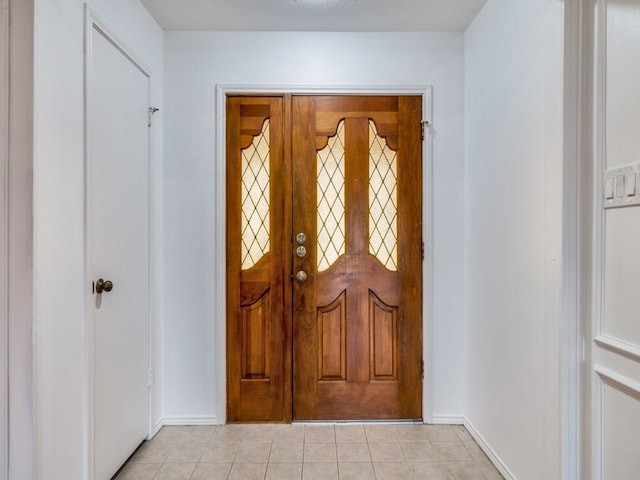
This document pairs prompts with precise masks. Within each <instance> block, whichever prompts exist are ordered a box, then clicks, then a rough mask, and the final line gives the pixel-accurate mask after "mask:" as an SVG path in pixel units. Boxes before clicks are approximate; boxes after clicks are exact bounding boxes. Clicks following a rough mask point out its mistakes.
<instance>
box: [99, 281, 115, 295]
mask: <svg viewBox="0 0 640 480" xmlns="http://www.w3.org/2000/svg"><path fill="white" fill-rule="evenodd" d="M111 290H113V282H112V281H110V280H103V279H99V280H98V281H97V282H96V293H102V292H107V293H109V292H110V291H111Z"/></svg>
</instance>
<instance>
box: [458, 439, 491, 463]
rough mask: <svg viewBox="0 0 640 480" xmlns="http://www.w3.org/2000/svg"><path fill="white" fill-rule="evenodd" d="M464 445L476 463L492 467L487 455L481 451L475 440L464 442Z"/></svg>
mask: <svg viewBox="0 0 640 480" xmlns="http://www.w3.org/2000/svg"><path fill="white" fill-rule="evenodd" d="M464 446H465V447H467V450H469V453H470V454H471V456H472V457H473V459H474V460H475V462H476V463H479V464H481V465H484V466H487V467H493V463H491V460H489V457H487V455H486V454H485V453H484V452H483V451H482V449H481V448H480V447H479V446H478V444H477V443H476V442H464Z"/></svg>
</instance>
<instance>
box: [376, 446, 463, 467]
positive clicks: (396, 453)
mask: <svg viewBox="0 0 640 480" xmlns="http://www.w3.org/2000/svg"><path fill="white" fill-rule="evenodd" d="M461 445H462V444H461ZM462 446H463V447H464V445H462ZM369 452H371V459H372V460H373V461H374V462H404V460H405V458H404V455H403V454H402V450H401V449H400V445H399V444H398V443H369Z"/></svg>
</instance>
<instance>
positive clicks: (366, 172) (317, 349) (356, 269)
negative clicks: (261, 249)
mask: <svg viewBox="0 0 640 480" xmlns="http://www.w3.org/2000/svg"><path fill="white" fill-rule="evenodd" d="M292 111H293V140H292V146H293V192H294V195H293V216H292V218H293V226H294V231H295V232H303V233H304V234H305V235H306V236H307V238H308V239H309V240H308V241H307V242H306V243H305V245H304V246H305V247H306V249H307V255H306V256H304V257H302V258H295V260H294V262H293V266H294V272H297V271H304V272H306V274H307V280H306V281H305V282H294V288H293V311H294V318H293V323H294V349H293V353H294V357H293V369H294V417H295V418H296V419H385V418H387V419H390V418H419V417H421V401H422V400H421V391H422V386H421V352H422V342H421V339H422V317H421V301H422V286H421V277H422V268H421V263H422V262H421V229H422V226H421V225H422V224H421V218H422V210H421V200H422V198H421V195H422V192H421V183H420V179H421V165H422V163H421V160H422V159H421V140H420V121H421V99H420V98H419V97H331V96H324V97H302V96H301V97H294V98H293V108H292ZM343 129H344V130H343ZM336 138H337V140H336ZM372 139H373V141H372ZM374 142H379V144H378V150H376V151H377V152H378V153H376V155H378V156H379V157H380V158H383V159H384V161H388V163H389V164H393V165H394V167H393V168H395V169H396V170H397V174H396V173H394V174H393V175H394V176H393V178H391V179H389V178H387V177H386V176H385V175H388V174H389V171H386V172H385V173H384V174H382V175H381V177H384V178H379V179H378V180H376V182H377V186H375V188H374V186H373V184H374V175H375V174H376V169H378V168H386V167H378V166H377V165H376V164H375V160H376V158H374V157H375V155H374V154H373V153H371V152H372V149H373V148H374V147H375V145H374ZM381 144H384V145H381ZM342 147H343V148H342ZM325 149H329V151H330V154H329V155H326V153H325V152H324V150H325ZM385 149H386V150H385ZM393 152H396V153H393ZM388 157H392V158H391V159H389V158H388ZM327 159H328V160H327ZM325 162H331V166H330V167H326V165H325ZM372 162H373V163H372ZM389 168H391V167H389ZM323 169H327V170H331V172H330V173H329V174H328V176H329V177H330V178H331V180H332V181H333V182H334V183H335V185H333V186H332V187H327V186H326V184H324V185H320V186H318V185H319V183H318V182H320V183H321V184H322V182H323V181H324V180H321V178H320V177H321V175H324V172H323ZM396 170H394V172H396ZM372 172H373V173H372ZM378 173H379V172H378ZM376 188H377V189H378V190H376ZM383 188H385V189H386V190H385V191H383V190H382V189H383ZM343 189H344V196H343V197H340V195H339V194H335V192H342V191H343ZM327 192H329V193H328V194H329V195H333V196H332V198H331V201H330V202H328V203H330V204H331V206H332V210H331V213H326V212H323V211H322V210H323V208H324V207H323V202H324V197H325V196H326V195H327ZM385 195H386V196H385ZM378 196H380V197H383V198H382V200H381V201H378ZM391 197H393V201H392V199H391ZM336 199H337V200H336ZM376 201H378V204H379V205H378V206H377V207H376V206H375V205H376V203H375V202H376ZM389 202H391V208H390V207H389V205H390V203H389ZM374 207H375V208H378V207H379V208H378V210H379V212H377V214H376V215H383V214H384V215H387V216H388V217H389V218H387V219H385V220H384V221H382V222H381V224H382V227H380V228H381V229H382V230H384V231H383V232H382V233H381V234H380V235H379V236H382V237H385V236H386V240H384V241H387V242H388V239H389V238H391V241H390V242H388V243H389V244H390V245H391V247H389V245H383V247H384V248H380V246H379V243H380V242H378V246H376V245H373V244H374V243H376V242H375V241H374V240H373V233H376V232H373V230H376V229H377V228H378V227H377V225H378V224H377V223H376V222H377V219H376V218H374V214H373V213H371V215H370V211H371V212H373V208H374ZM336 209H337V210H338V211H339V213H337V214H336V213H335V211H334V210H336ZM330 215H333V218H332V217H331V216H330ZM327 218H328V219H329V220H327V222H328V223H330V224H331V228H330V230H331V231H332V232H334V235H335V236H336V237H337V239H338V240H336V241H335V243H336V244H340V245H341V247H340V248H337V247H335V248H332V247H330V248H328V247H327V246H326V242H327V241H328V240H327V237H326V236H324V237H323V235H324V234H325V233H326V232H323V229H326V226H325V223H326V222H325V220H326V219H327ZM336 218H338V219H340V222H342V223H341V225H340V226H339V227H336V226H335V224H336V223H338V222H335V221H334V220H335V219H336ZM394 229H395V230H394ZM390 232H392V233H390ZM329 233H331V232H329ZM378 233H379V232H378ZM388 235H392V237H388ZM396 239H397V240H396ZM323 242H324V243H323ZM343 243H344V246H342V244H343ZM327 250H332V256H331V261H330V262H329V261H325V259H324V258H323V256H325V252H326V251H327ZM336 255H337V256H338V258H334V257H335V256H336ZM319 257H322V258H320V261H318V259H319ZM405 289H407V290H406V291H405Z"/></svg>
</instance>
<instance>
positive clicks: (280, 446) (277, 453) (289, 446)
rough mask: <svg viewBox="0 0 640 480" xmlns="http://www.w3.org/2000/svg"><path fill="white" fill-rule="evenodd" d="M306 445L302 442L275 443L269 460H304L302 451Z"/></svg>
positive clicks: (295, 461)
mask: <svg viewBox="0 0 640 480" xmlns="http://www.w3.org/2000/svg"><path fill="white" fill-rule="evenodd" d="M303 447H304V445H303V444H302V443H299V442H296V443H274V444H272V445H271V455H270V456H269V462H273V463H282V462H293V463H300V462H302V453H303Z"/></svg>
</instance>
